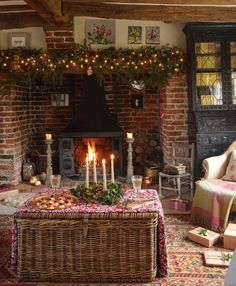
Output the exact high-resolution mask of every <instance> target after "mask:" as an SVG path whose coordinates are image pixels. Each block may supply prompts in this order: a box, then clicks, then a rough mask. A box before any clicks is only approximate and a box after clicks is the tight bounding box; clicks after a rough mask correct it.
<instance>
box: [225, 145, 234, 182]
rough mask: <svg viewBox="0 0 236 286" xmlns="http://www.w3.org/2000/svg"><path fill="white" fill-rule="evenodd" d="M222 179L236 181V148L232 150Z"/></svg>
mask: <svg viewBox="0 0 236 286" xmlns="http://www.w3.org/2000/svg"><path fill="white" fill-rule="evenodd" d="M222 179H223V180H226V181H236V150H233V151H232V152H231V155H230V160H229V163H228V166H227V169H226V172H225V175H224V177H223V178H222Z"/></svg>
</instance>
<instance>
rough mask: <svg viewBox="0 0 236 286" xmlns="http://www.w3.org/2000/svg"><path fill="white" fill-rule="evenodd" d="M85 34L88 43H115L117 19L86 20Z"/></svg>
mask: <svg viewBox="0 0 236 286" xmlns="http://www.w3.org/2000/svg"><path fill="white" fill-rule="evenodd" d="M85 34H86V43H87V44H88V45H110V44H115V21H114V20H91V19H89V20H86V24H85Z"/></svg>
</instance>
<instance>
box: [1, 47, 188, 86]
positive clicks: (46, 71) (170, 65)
mask: <svg viewBox="0 0 236 286" xmlns="http://www.w3.org/2000/svg"><path fill="white" fill-rule="evenodd" d="M88 66H91V67H92V68H93V70H94V72H95V73H96V74H97V77H98V78H99V79H100V80H102V79H103V78H104V77H106V76H111V75H114V76H116V77H117V78H118V79H120V80H122V81H123V82H131V81H133V80H143V81H144V82H145V85H146V86H153V87H156V86H159V87H160V86H165V85H166V84H167V83H168V79H169V78H170V77H171V76H172V75H173V74H176V73H180V72H182V71H183V68H184V52H183V50H182V49H180V48H177V47H170V46H169V45H167V46H162V47H161V48H156V47H153V46H146V47H141V48H137V49H118V50H116V49H114V48H108V49H102V50H97V51H95V50H92V49H91V48H90V47H88V46H82V45H74V46H73V47H71V48H70V49H66V50H48V51H43V50H26V49H22V48H14V49H8V50H5V51H2V52H1V57H0V73H1V75H3V74H4V75H6V77H7V80H5V81H4V80H1V81H0V85H1V87H2V88H3V87H6V85H14V84H16V83H17V82H19V81H26V82H28V83H29V84H30V85H31V86H34V85H37V84H38V83H39V82H41V83H43V84H44V85H45V86H52V85H57V86H58V85H60V84H62V78H63V74H65V73H85V72H86V68H87V67H88Z"/></svg>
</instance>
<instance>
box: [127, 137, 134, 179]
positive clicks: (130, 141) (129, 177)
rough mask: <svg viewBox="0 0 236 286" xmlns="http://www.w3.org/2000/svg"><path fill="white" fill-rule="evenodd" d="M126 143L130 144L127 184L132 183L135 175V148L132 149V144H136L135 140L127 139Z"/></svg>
mask: <svg viewBox="0 0 236 286" xmlns="http://www.w3.org/2000/svg"><path fill="white" fill-rule="evenodd" d="M126 141H127V143H128V158H127V178H126V181H127V183H130V182H131V177H132V176H133V174H134V169H133V148H132V144H133V142H134V138H126Z"/></svg>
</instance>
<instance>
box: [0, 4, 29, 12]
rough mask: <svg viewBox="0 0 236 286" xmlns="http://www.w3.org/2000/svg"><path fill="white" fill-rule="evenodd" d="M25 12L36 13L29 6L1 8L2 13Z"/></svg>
mask: <svg viewBox="0 0 236 286" xmlns="http://www.w3.org/2000/svg"><path fill="white" fill-rule="evenodd" d="M25 11H32V12H33V11H34V10H33V9H32V8H31V7H29V6H28V5H11V6H0V13H16V12H25Z"/></svg>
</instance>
